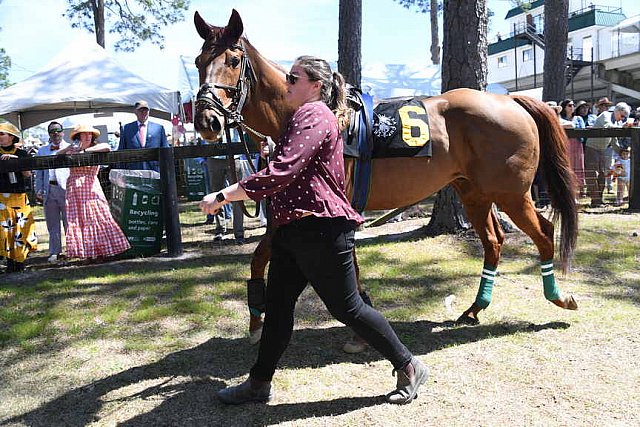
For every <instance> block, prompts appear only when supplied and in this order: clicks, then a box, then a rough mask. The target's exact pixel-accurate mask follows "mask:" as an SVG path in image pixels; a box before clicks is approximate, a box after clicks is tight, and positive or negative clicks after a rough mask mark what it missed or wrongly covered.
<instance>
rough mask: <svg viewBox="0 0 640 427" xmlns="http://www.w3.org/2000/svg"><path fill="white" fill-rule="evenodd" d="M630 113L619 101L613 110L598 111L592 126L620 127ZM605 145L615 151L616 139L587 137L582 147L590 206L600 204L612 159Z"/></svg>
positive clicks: (628, 108) (626, 106)
mask: <svg viewBox="0 0 640 427" xmlns="http://www.w3.org/2000/svg"><path fill="white" fill-rule="evenodd" d="M605 99H606V98H605ZM601 101H602V100H601ZM630 113H631V108H630V107H629V106H628V105H627V104H626V103H624V102H620V103H618V104H617V105H616V106H615V108H614V110H613V111H603V112H602V113H600V115H599V116H598V118H597V119H596V122H595V123H594V126H593V127H594V128H612V127H620V126H621V125H622V120H623V119H626V118H627V117H628V116H629V114H630ZM607 147H613V148H612V150H616V152H617V148H618V141H617V139H616V138H611V137H606V138H589V139H587V144H586V146H585V148H584V150H585V151H584V165H585V179H586V182H587V192H588V196H589V197H590V198H591V207H600V206H602V202H603V199H602V198H603V192H604V189H605V177H606V175H608V174H609V170H610V169H611V164H612V159H609V158H608V156H607V154H606V149H607Z"/></svg>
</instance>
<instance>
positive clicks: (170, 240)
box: [158, 147, 182, 257]
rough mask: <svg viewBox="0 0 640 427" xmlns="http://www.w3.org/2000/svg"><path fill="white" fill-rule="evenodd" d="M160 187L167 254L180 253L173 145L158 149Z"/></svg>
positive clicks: (180, 239) (177, 254)
mask: <svg viewBox="0 0 640 427" xmlns="http://www.w3.org/2000/svg"><path fill="white" fill-rule="evenodd" d="M158 161H159V163H160V188H161V189H162V206H163V215H164V227H165V230H166V232H167V252H168V254H169V256H172V257H176V256H180V255H182V235H181V234H180V214H179V210H178V187H177V185H176V166H175V157H174V155H173V147H163V148H160V149H159V155H158Z"/></svg>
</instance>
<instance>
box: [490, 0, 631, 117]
mask: <svg viewBox="0 0 640 427" xmlns="http://www.w3.org/2000/svg"><path fill="white" fill-rule="evenodd" d="M596 1H597V0H596ZM600 1H601V2H602V3H604V2H605V1H604V0H600ZM608 3H612V2H608ZM505 19H506V20H507V21H508V22H509V27H510V28H511V30H510V33H509V35H508V36H502V37H499V38H497V39H496V40H494V41H493V43H490V44H489V57H488V61H489V67H488V68H489V75H488V81H489V83H498V84H501V85H502V86H504V87H505V88H506V89H507V90H509V92H511V93H513V92H517V91H523V90H526V91H527V92H528V93H530V94H534V96H536V94H537V96H540V94H541V93H542V89H541V88H542V85H543V79H544V75H543V68H544V66H543V64H544V34H543V31H544V0H537V1H533V2H531V3H530V7H516V8H513V9H511V10H510V11H509V12H508V13H507V16H506V17H505ZM564 78H565V80H566V82H567V90H566V96H567V97H568V98H573V99H575V100H581V99H584V100H594V99H598V98H600V97H603V96H607V97H609V98H610V99H611V100H612V101H614V102H616V101H627V102H629V103H631V104H633V105H638V104H639V103H640V15H638V16H635V17H632V18H628V19H627V18H626V16H625V15H624V14H623V13H622V10H621V9H620V8H619V7H615V6H607V5H598V4H594V3H591V2H586V1H585V0H570V1H569V34H568V40H567V67H566V75H565V76H564ZM534 89H537V90H534Z"/></svg>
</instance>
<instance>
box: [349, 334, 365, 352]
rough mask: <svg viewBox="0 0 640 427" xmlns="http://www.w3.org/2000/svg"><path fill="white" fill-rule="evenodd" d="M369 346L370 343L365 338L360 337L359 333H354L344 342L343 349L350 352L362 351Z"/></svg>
mask: <svg viewBox="0 0 640 427" xmlns="http://www.w3.org/2000/svg"><path fill="white" fill-rule="evenodd" d="M368 346H369V344H367V342H366V341H365V340H363V339H362V338H360V337H359V336H358V335H354V336H353V337H351V339H350V340H349V341H347V342H346V343H344V346H343V347H342V351H344V352H345V353H349V354H356V353H362V352H363V351H365V350H366V349H367V347H368Z"/></svg>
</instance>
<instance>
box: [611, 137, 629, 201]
mask: <svg viewBox="0 0 640 427" xmlns="http://www.w3.org/2000/svg"><path fill="white" fill-rule="evenodd" d="M612 173H613V176H615V178H616V206H620V205H622V203H623V202H624V194H625V191H626V192H627V193H628V192H629V183H630V182H631V148H629V147H624V148H622V149H621V150H620V155H619V156H617V157H616V160H615V162H614V165H613V169H612Z"/></svg>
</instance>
